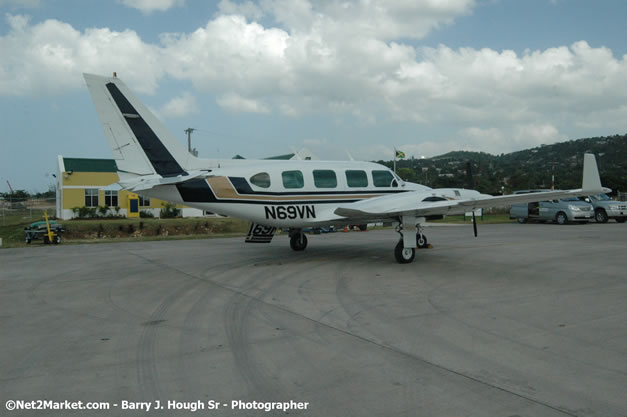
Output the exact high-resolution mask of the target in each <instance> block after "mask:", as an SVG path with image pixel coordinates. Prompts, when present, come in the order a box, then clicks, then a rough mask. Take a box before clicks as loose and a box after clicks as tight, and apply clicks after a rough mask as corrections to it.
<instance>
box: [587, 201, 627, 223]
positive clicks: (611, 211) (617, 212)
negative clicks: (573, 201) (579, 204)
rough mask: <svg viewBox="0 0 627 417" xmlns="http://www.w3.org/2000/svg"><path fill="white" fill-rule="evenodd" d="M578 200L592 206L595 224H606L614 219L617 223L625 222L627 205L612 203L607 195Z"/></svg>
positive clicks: (617, 202)
mask: <svg viewBox="0 0 627 417" xmlns="http://www.w3.org/2000/svg"><path fill="white" fill-rule="evenodd" d="M579 199H580V200H582V201H585V202H587V203H590V204H592V207H594V219H595V220H596V221H597V223H607V221H608V220H609V219H614V220H616V221H617V222H618V223H624V222H625V220H627V203H626V202H624V201H614V200H612V199H611V198H610V197H609V196H608V195H607V194H600V195H591V196H588V197H579Z"/></svg>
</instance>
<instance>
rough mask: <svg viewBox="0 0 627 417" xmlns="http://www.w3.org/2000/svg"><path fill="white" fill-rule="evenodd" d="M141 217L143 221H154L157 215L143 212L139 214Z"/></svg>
mask: <svg viewBox="0 0 627 417" xmlns="http://www.w3.org/2000/svg"><path fill="white" fill-rule="evenodd" d="M139 217H141V218H142V219H152V218H154V217H155V215H154V214H152V212H151V211H147V210H142V211H140V212H139Z"/></svg>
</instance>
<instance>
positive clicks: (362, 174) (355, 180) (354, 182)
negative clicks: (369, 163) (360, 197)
mask: <svg viewBox="0 0 627 417" xmlns="http://www.w3.org/2000/svg"><path fill="white" fill-rule="evenodd" d="M346 183H347V184H348V186H349V187H367V186H368V176H366V171H361V170H359V171H357V170H348V171H346Z"/></svg>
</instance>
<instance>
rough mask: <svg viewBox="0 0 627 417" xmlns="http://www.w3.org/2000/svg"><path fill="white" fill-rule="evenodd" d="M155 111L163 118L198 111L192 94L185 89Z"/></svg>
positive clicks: (181, 115)
mask: <svg viewBox="0 0 627 417" xmlns="http://www.w3.org/2000/svg"><path fill="white" fill-rule="evenodd" d="M157 113H158V114H159V116H162V117H165V118H177V117H184V116H187V115H189V114H191V113H198V106H197V105H196V99H195V98H194V96H193V95H192V94H191V93H189V92H187V91H186V92H184V93H183V94H181V95H180V96H178V97H174V98H173V99H171V100H170V101H168V102H167V103H166V104H165V105H164V106H163V107H162V108H161V109H160V110H159V111H158V112H157Z"/></svg>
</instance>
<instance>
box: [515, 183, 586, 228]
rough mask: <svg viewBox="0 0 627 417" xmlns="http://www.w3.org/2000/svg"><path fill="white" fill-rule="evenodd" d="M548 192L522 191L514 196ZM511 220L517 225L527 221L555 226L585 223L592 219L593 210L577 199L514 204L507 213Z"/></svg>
mask: <svg viewBox="0 0 627 417" xmlns="http://www.w3.org/2000/svg"><path fill="white" fill-rule="evenodd" d="M538 191H548V190H524V191H517V192H515V193H514V194H523V193H530V192H538ZM509 217H510V218H511V219H517V220H518V223H527V222H528V221H530V220H531V221H534V220H535V221H540V222H547V221H554V222H556V223H557V224H566V223H569V222H580V223H587V222H588V221H590V220H591V219H592V218H594V208H593V207H592V205H591V204H588V203H587V202H585V201H580V200H579V199H578V198H577V197H571V198H564V199H562V200H549V201H539V202H536V203H529V204H514V205H513V206H512V208H511V210H510V212H509Z"/></svg>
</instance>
